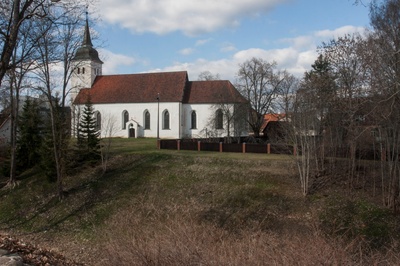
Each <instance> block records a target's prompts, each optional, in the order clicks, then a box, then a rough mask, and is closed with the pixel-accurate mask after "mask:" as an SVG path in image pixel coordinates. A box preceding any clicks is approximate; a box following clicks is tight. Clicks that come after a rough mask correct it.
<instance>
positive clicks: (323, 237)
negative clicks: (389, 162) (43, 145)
mask: <svg viewBox="0 0 400 266" xmlns="http://www.w3.org/2000/svg"><path fill="white" fill-rule="evenodd" d="M153 144H154V143H153V142H152V141H151V140H131V141H129V140H116V141H115V143H114V152H113V155H112V159H111V161H110V164H109V167H108V170H107V172H106V173H105V174H102V170H101V167H100V166H95V167H89V166H88V167H83V168H82V169H79V171H76V173H75V174H74V175H70V176H69V177H68V179H67V180H65V185H66V198H65V199H64V200H63V201H61V202H60V201H58V200H57V198H56V196H55V187H54V185H53V184H49V183H48V182H47V181H46V180H45V178H43V177H42V176H41V175H40V174H39V172H37V171H36V172H35V171H34V170H32V171H30V172H26V173H24V175H23V176H21V180H20V185H19V186H18V187H17V188H15V189H14V190H11V191H10V190H4V189H3V190H1V191H0V231H1V232H3V233H6V234H11V235H14V236H16V237H18V238H21V239H24V240H25V241H28V242H30V243H34V244H36V245H38V246H39V247H43V248H46V249H51V250H53V251H55V252H57V253H60V254H63V255H65V256H66V257H67V258H69V259H71V260H75V261H77V262H79V263H85V264H87V265H149V264H150V265H197V264H207V265H244V264H247V265H260V264H265V263H266V262H268V264H300V265H320V264H326V263H329V264H336V265H337V264H346V265H352V264H353V265H358V264H362V261H365V260H369V261H372V262H376V263H380V264H382V265H385V264H388V265H389V264H391V263H393V262H394V261H396V260H398V259H399V258H398V255H397V254H398V253H397V251H398V250H397V248H396V246H395V243H396V241H397V240H396V241H393V237H394V236H395V235H394V234H393V232H394V231H395V230H396V229H398V225H397V224H396V223H395V221H396V217H395V216H393V215H391V214H390V213H389V212H387V211H385V210H384V209H381V208H378V207H377V206H376V205H374V204H372V203H371V202H372V201H370V202H369V201H368V200H367V199H368V194H365V193H364V194H363V193H357V194H356V193H354V194H352V195H350V194H349V193H348V191H345V190H341V188H340V186H336V187H330V188H329V189H328V188H326V189H321V190H320V191H318V192H316V193H315V194H313V195H311V196H309V197H307V198H304V197H303V196H302V195H301V193H300V189H299V184H298V180H297V178H296V172H295V167H294V164H293V161H292V159H291V158H290V157H288V156H276V155H248V154H246V155H244V154H220V153H198V152H185V151H180V152H178V151H160V150H155V149H154V146H153ZM356 195H357V196H356ZM360 224H361V225H360ZM365 228H367V229H368V230H366V229H365ZM336 229H340V230H342V231H340V230H339V231H338V232H339V233H334V234H332V233H333V231H335V230H336ZM349 232H350V233H349ZM396 237H397V236H396ZM372 242H377V243H379V246H373V245H371V243H372ZM360 251H363V252H360ZM364 251H365V252H364Z"/></svg>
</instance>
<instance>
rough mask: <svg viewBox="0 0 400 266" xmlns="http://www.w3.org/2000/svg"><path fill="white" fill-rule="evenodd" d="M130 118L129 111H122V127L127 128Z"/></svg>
mask: <svg viewBox="0 0 400 266" xmlns="http://www.w3.org/2000/svg"><path fill="white" fill-rule="evenodd" d="M128 120H129V113H128V111H126V110H124V111H123V112H122V129H126V123H128Z"/></svg>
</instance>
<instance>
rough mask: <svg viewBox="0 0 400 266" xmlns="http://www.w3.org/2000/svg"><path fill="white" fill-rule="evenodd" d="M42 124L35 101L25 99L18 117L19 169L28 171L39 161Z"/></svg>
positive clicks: (37, 104)
mask: <svg viewBox="0 0 400 266" xmlns="http://www.w3.org/2000/svg"><path fill="white" fill-rule="evenodd" d="M42 129H43V124H42V120H41V118H40V113H39V103H38V101H37V100H31V99H30V98H29V97H28V98H27V99H26V101H25V103H24V106H23V108H22V113H21V116H20V117H19V130H18V132H19V134H18V140H17V159H18V163H17V164H18V166H19V168H20V170H21V169H28V168H30V167H32V166H35V165H36V164H37V163H39V161H40V147H41V145H42Z"/></svg>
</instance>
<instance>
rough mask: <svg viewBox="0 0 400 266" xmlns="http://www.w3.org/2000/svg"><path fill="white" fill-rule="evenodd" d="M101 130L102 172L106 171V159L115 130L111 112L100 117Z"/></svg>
mask: <svg viewBox="0 0 400 266" xmlns="http://www.w3.org/2000/svg"><path fill="white" fill-rule="evenodd" d="M102 127H103V128H102V132H103V136H101V137H102V139H101V149H100V152H101V165H102V168H103V173H105V172H106V171H107V167H108V161H109V158H110V152H111V145H112V138H113V136H114V134H115V132H116V131H117V119H116V118H115V117H114V116H113V115H111V114H104V115H103V118H102Z"/></svg>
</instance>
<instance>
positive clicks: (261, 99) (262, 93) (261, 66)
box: [236, 58, 284, 136]
mask: <svg viewBox="0 0 400 266" xmlns="http://www.w3.org/2000/svg"><path fill="white" fill-rule="evenodd" d="M276 66H277V64H276V62H272V63H269V62H266V61H264V60H263V59H261V58H252V59H250V60H247V61H246V62H244V63H243V64H240V65H239V71H238V74H237V84H236V87H237V88H238V89H239V91H240V93H241V94H242V95H243V96H244V97H245V98H246V99H247V100H248V101H249V102H250V108H251V110H250V115H249V120H248V123H249V125H250V127H251V129H252V130H253V132H254V135H255V136H259V134H260V129H261V127H262V124H263V122H264V116H265V114H267V113H268V112H270V111H272V110H273V109H274V107H275V106H274V104H275V100H276V98H277V96H278V91H279V88H280V85H281V83H282V81H283V79H284V77H283V75H282V73H281V72H280V71H277V70H276Z"/></svg>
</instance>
